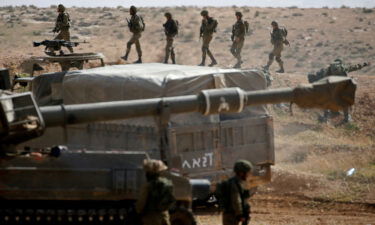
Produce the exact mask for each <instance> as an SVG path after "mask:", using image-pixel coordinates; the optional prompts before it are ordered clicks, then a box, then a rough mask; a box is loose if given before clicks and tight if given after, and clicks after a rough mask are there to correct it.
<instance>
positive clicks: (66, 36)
mask: <svg viewBox="0 0 375 225" xmlns="http://www.w3.org/2000/svg"><path fill="white" fill-rule="evenodd" d="M57 12H58V13H59V15H58V16H57V18H56V23H55V28H54V29H53V30H52V32H53V33H57V32H59V33H58V34H57V36H56V37H55V40H65V41H70V32H69V28H70V17H69V14H68V13H67V12H65V7H64V6H63V5H62V4H60V5H58V6H57ZM67 48H68V50H69V51H70V53H73V48H72V47H67ZM53 51H54V50H53Z"/></svg>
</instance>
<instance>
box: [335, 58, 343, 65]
mask: <svg viewBox="0 0 375 225" xmlns="http://www.w3.org/2000/svg"><path fill="white" fill-rule="evenodd" d="M334 62H335V63H340V64H341V63H342V59H339V58H337V59H335V61H334Z"/></svg>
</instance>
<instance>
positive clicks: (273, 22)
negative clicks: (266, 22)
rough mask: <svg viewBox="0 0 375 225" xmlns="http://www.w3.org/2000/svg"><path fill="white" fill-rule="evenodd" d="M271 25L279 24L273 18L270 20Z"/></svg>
mask: <svg viewBox="0 0 375 225" xmlns="http://www.w3.org/2000/svg"><path fill="white" fill-rule="evenodd" d="M271 25H275V26H279V24H278V23H277V21H275V20H274V21H272V22H271Z"/></svg>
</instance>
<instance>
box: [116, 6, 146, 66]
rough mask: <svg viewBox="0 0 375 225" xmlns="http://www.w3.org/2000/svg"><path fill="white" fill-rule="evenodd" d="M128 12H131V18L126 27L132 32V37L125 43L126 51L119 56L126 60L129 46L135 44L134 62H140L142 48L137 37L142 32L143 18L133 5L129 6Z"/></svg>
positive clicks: (139, 36)
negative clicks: (135, 55)
mask: <svg viewBox="0 0 375 225" xmlns="http://www.w3.org/2000/svg"><path fill="white" fill-rule="evenodd" d="M130 13H131V18H130V20H129V23H128V27H129V30H130V32H131V33H133V35H132V37H131V38H130V40H129V41H128V43H127V44H126V53H125V55H124V56H123V57H121V58H122V59H124V60H128V56H129V53H130V50H131V46H132V45H133V44H135V48H136V50H137V54H138V60H137V61H136V62H135V63H142V49H141V43H140V42H139V39H140V38H141V36H142V32H143V28H144V27H143V20H142V18H141V17H140V16H138V15H137V14H136V13H137V8H136V7H134V6H131V7H130Z"/></svg>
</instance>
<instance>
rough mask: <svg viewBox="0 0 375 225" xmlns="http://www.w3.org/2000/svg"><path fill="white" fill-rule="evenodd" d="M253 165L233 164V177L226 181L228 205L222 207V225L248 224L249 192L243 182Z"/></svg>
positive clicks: (244, 163) (245, 161)
mask: <svg viewBox="0 0 375 225" xmlns="http://www.w3.org/2000/svg"><path fill="white" fill-rule="evenodd" d="M252 168H253V165H252V164H251V163H250V162H249V161H247V160H238V161H237V162H236V163H235V164H234V169H233V170H234V173H235V176H233V177H232V178H230V179H229V180H228V181H227V185H228V191H229V192H230V193H228V194H227V195H228V197H229V201H228V203H227V204H228V205H225V206H224V212H223V217H222V219H223V225H234V224H240V223H241V224H248V223H249V222H250V204H249V198H250V192H249V190H246V189H244V186H245V184H244V183H245V181H246V180H247V179H248V177H249V176H250V174H251V170H252Z"/></svg>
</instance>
